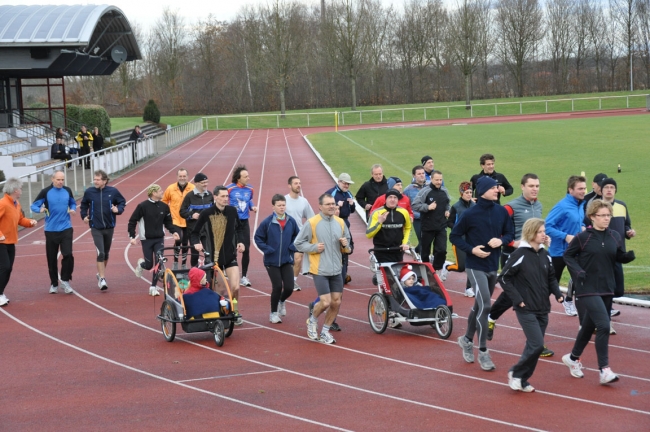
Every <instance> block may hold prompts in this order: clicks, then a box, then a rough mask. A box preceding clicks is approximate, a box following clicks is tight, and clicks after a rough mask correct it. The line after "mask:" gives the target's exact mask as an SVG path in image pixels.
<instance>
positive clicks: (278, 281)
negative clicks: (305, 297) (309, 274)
mask: <svg viewBox="0 0 650 432" xmlns="http://www.w3.org/2000/svg"><path fill="white" fill-rule="evenodd" d="M265 267H266V272H267V273H268V274H269V279H271V312H277V311H278V302H283V301H285V300H286V299H288V298H289V297H291V294H293V263H287V264H283V265H282V266H280V267H275V266H265Z"/></svg>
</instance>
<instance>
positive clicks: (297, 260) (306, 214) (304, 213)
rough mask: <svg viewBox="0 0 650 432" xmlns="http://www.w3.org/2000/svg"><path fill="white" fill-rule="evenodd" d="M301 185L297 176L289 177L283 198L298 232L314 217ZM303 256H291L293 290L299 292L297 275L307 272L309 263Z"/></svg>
mask: <svg viewBox="0 0 650 432" xmlns="http://www.w3.org/2000/svg"><path fill="white" fill-rule="evenodd" d="M301 193H302V184H301V183H300V179H299V178H298V177H297V176H291V177H289V193H288V194H286V195H285V196H284V198H285V199H286V203H287V204H286V212H287V214H288V215H289V216H291V217H292V218H293V219H294V220H295V221H296V224H298V230H299V231H300V229H302V226H303V224H304V223H303V221H306V220H307V219H309V218H310V217H313V216H314V210H313V209H312V208H311V205H310V204H309V201H307V199H305V197H303V196H302V195H301ZM303 257H304V254H303V253H302V252H300V251H296V252H295V253H294V255H293V261H294V263H293V290H294V291H300V290H301V288H300V285H298V282H297V281H298V275H299V274H300V273H308V272H309V263H308V262H307V261H305V260H303Z"/></svg>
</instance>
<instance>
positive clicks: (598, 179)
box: [594, 173, 608, 186]
mask: <svg viewBox="0 0 650 432" xmlns="http://www.w3.org/2000/svg"><path fill="white" fill-rule="evenodd" d="M606 178H608V176H607V174H603V173H600V174H596V175H595V176H594V183H596V184H597V185H598V186H600V183H602V181H603V180H605V179H606Z"/></svg>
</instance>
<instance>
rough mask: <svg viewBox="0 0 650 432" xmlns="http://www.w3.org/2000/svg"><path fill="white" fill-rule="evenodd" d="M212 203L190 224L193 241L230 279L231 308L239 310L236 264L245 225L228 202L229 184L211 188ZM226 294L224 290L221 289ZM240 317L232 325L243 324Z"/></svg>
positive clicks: (241, 248) (240, 250)
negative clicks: (212, 189)
mask: <svg viewBox="0 0 650 432" xmlns="http://www.w3.org/2000/svg"><path fill="white" fill-rule="evenodd" d="M213 195H214V205H213V206H211V207H209V208H207V209H205V210H203V211H202V212H201V214H200V216H199V218H198V219H197V221H196V224H195V225H194V228H192V233H191V236H192V244H193V245H194V249H196V250H197V251H199V252H202V251H205V255H206V256H210V259H211V260H212V262H214V263H215V264H217V265H219V268H220V269H221V270H222V271H223V272H224V273H225V274H226V276H227V277H228V281H232V283H231V284H230V289H231V290H232V298H233V309H234V311H235V313H237V314H238V313H239V285H238V284H237V281H238V280H239V267H238V266H237V252H239V253H241V252H244V249H245V246H244V243H243V238H244V227H243V221H242V220H241V219H240V218H239V214H238V211H237V209H236V208H235V207H233V206H230V205H228V203H229V202H230V198H229V194H228V188H227V187H225V186H217V187H215V188H214V191H213ZM221 294H222V295H223V296H224V297H226V293H221ZM242 324H243V320H242V318H241V317H239V318H237V320H236V321H235V325H242Z"/></svg>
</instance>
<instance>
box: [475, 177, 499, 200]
mask: <svg viewBox="0 0 650 432" xmlns="http://www.w3.org/2000/svg"><path fill="white" fill-rule="evenodd" d="M494 186H497V182H496V181H495V180H494V179H493V178H492V177H488V176H482V177H481V178H479V179H478V181H477V182H476V196H480V197H481V196H483V194H484V193H485V192H487V191H489V190H490V189H492V188H493V187H494Z"/></svg>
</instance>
